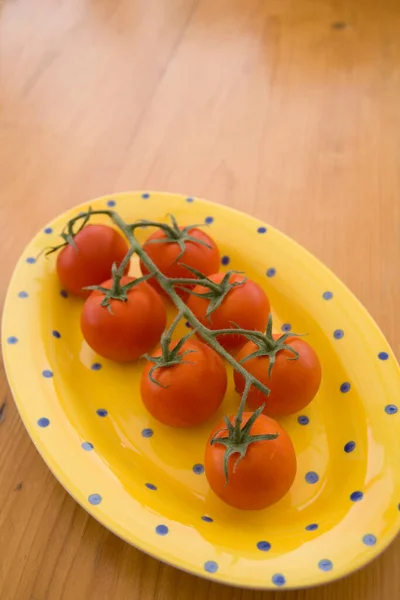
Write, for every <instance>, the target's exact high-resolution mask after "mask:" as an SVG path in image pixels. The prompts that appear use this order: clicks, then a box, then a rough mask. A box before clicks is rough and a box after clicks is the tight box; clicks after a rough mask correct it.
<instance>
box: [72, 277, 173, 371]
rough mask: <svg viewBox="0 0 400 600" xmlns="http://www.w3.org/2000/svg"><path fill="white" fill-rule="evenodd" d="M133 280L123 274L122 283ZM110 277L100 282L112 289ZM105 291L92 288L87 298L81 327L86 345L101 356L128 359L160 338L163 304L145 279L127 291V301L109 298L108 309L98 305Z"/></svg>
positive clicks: (163, 322) (127, 360) (163, 319)
mask: <svg viewBox="0 0 400 600" xmlns="http://www.w3.org/2000/svg"><path fill="white" fill-rule="evenodd" d="M131 281H133V278H132V277H127V276H125V277H123V278H122V279H121V284H122V285H126V284H127V283H129V282H131ZM112 284H113V281H112V279H110V280H109V281H106V282H105V283H102V284H101V285H102V287H105V288H108V289H111V287H112ZM103 299H104V294H103V293H102V292H100V291H97V290H95V291H93V292H92V293H91V294H90V296H89V298H88V299H87V300H86V302H85V304H84V306H83V310H82V315H81V329H82V333H83V337H84V338H85V340H86V341H87V343H88V344H89V346H90V347H91V348H92V349H93V350H94V351H95V352H97V354H99V355H100V356H103V357H104V358H108V359H109V360H115V361H117V362H129V361H133V360H136V359H138V358H139V357H140V356H142V354H144V353H145V352H149V351H150V350H151V349H152V348H153V347H154V346H155V345H156V344H157V342H158V341H159V340H160V337H161V334H162V332H163V331H164V329H165V325H166V321H167V315H166V310H165V306H164V303H163V301H162V299H161V298H160V296H159V295H158V294H157V293H156V292H155V291H154V289H153V288H152V287H151V286H150V285H148V283H146V282H145V281H143V282H141V283H139V284H138V285H137V286H136V287H133V288H131V289H130V290H129V291H128V299H127V301H126V302H123V301H121V300H113V299H111V300H110V310H108V308H106V307H104V306H101V302H102V301H103Z"/></svg>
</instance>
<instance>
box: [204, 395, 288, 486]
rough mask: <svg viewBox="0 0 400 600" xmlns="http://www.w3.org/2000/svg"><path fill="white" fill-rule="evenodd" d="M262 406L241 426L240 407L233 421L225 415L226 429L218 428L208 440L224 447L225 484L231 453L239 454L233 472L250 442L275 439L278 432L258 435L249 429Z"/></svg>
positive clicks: (227, 477) (227, 479)
mask: <svg viewBox="0 0 400 600" xmlns="http://www.w3.org/2000/svg"><path fill="white" fill-rule="evenodd" d="M264 406H265V405H264V404H263V405H262V406H260V407H259V408H258V409H257V410H256V411H255V412H254V413H253V414H252V416H251V417H250V419H249V420H248V421H247V423H246V424H245V425H244V426H243V427H242V414H241V411H240V409H239V412H238V414H237V416H236V417H235V420H234V423H231V420H230V418H229V417H228V416H226V415H225V417H224V420H225V423H226V429H220V430H219V431H217V432H216V433H215V434H214V435H213V437H212V438H211V440H210V444H211V445H212V446H213V445H214V444H222V445H223V446H225V448H226V450H225V454H224V473H225V485H227V483H228V482H229V459H230V457H231V456H232V455H233V454H238V455H239V456H238V458H237V459H236V461H235V463H234V465H233V472H235V471H236V467H237V465H238V464H239V463H240V461H241V460H242V459H243V458H244V457H245V456H246V453H247V450H248V448H249V446H250V444H254V443H257V442H265V441H269V440H275V439H276V438H277V437H278V436H279V434H278V433H263V434H259V435H251V433H250V430H251V428H252V426H253V424H254V422H255V421H256V419H257V418H258V417H259V416H260V415H261V413H262V411H263V409H264ZM222 431H226V432H227V435H226V436H224V437H220V436H219V434H220V433H221V432H222Z"/></svg>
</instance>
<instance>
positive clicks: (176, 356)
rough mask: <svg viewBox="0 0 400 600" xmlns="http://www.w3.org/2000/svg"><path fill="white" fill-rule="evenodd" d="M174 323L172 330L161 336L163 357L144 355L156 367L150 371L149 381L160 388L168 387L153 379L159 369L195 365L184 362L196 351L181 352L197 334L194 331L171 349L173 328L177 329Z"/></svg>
mask: <svg viewBox="0 0 400 600" xmlns="http://www.w3.org/2000/svg"><path fill="white" fill-rule="evenodd" d="M174 323H175V322H174ZM174 323H173V324H172V326H171V328H170V329H169V330H168V331H164V333H163V334H162V336H161V342H160V346H161V356H149V355H148V354H145V355H144V358H145V359H146V360H148V361H149V362H152V363H154V365H153V366H152V367H151V369H150V371H149V379H150V381H151V382H152V383H155V384H156V385H158V386H160V387H167V386H165V385H162V383H160V381H158V380H157V379H156V378H155V377H153V373H154V372H155V371H157V369H163V368H168V367H174V366H175V365H180V364H191V365H193V364H195V363H193V362H192V361H190V360H184V359H185V356H188V354H192V353H193V352H196V350H194V349H192V348H191V349H189V350H184V351H183V352H181V350H182V347H183V345H184V344H185V343H186V342H187V340H188V339H189V338H190V337H191V336H192V335H193V334H194V333H195V330H192V331H190V332H189V333H187V334H186V335H185V336H184V337H183V338H182V339H181V340H179V342H178V343H177V344H176V346H175V347H174V348H171V347H170V344H171V335H172V331H171V329H172V327H173V329H174V328H175V325H174Z"/></svg>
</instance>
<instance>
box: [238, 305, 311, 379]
mask: <svg viewBox="0 0 400 600" xmlns="http://www.w3.org/2000/svg"><path fill="white" fill-rule="evenodd" d="M247 337H248V339H249V340H251V341H252V342H253V343H254V344H256V345H257V346H258V349H257V350H255V352H252V353H251V354H249V355H248V356H245V357H244V358H243V359H242V360H241V361H240V364H241V365H242V364H243V363H245V362H246V361H247V360H250V359H252V358H257V357H259V356H268V357H269V365H268V377H269V378H270V379H271V374H272V369H273V367H274V364H275V360H276V355H277V354H278V352H280V351H281V350H289V352H291V353H292V354H293V356H290V357H288V359H287V360H297V359H298V358H299V356H300V355H299V353H298V352H297V350H295V349H294V348H292V346H290V345H289V344H287V343H286V340H287V339H288V338H289V337H301V334H298V333H291V332H290V333H284V334H282V335H281V336H280V337H279V338H277V339H276V340H275V339H274V337H273V335H272V315H271V314H270V315H269V317H268V323H267V329H266V331H265V334H261V333H259V332H256V333H254V334H253V335H252V334H251V333H250V334H248V336H247Z"/></svg>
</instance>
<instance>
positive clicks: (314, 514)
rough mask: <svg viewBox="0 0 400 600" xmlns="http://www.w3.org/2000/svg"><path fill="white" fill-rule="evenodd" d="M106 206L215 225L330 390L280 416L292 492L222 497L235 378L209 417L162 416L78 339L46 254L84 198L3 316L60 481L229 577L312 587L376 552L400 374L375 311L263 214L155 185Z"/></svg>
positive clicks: (51, 238)
mask: <svg viewBox="0 0 400 600" xmlns="http://www.w3.org/2000/svg"><path fill="white" fill-rule="evenodd" d="M107 205H108V206H115V210H117V211H118V212H120V214H121V215H122V217H123V218H124V219H126V220H129V221H134V220H136V219H142V218H147V219H152V220H156V221H160V220H167V219H168V213H173V214H174V215H175V216H176V218H177V220H178V222H179V223H181V224H185V225H188V224H191V223H202V222H204V223H207V224H209V231H210V233H211V235H212V236H213V237H214V238H215V239H216V240H217V242H218V244H219V246H220V249H221V255H222V256H223V257H224V258H223V259H222V262H223V265H225V266H223V267H222V268H223V269H228V268H232V269H238V270H245V271H246V272H247V273H248V275H249V276H250V277H251V278H253V279H254V280H256V281H257V282H259V283H260V284H261V285H262V286H263V287H264V289H265V290H266V292H267V293H268V295H269V297H270V300H271V303H272V306H273V308H274V311H275V312H274V317H275V320H274V324H275V328H276V329H282V330H284V331H287V330H289V329H290V328H292V329H293V331H296V332H298V333H301V332H307V333H308V334H309V337H308V339H309V341H310V343H311V344H312V345H313V346H314V347H315V348H316V350H317V352H318V354H319V356H320V359H321V361H322V366H323V383H322V387H321V389H320V392H319V394H318V396H317V398H316V399H315V400H314V402H312V404H311V405H310V406H309V407H307V408H306V409H305V410H304V411H303V412H302V413H301V414H298V415H294V416H292V417H290V418H286V419H283V420H281V423H282V424H283V426H284V427H285V428H287V430H288V432H289V434H290V435H291V437H292V439H293V442H294V445H295V448H296V452H297V456H298V474H297V477H296V481H295V483H294V485H293V487H292V489H291V491H290V493H289V494H287V496H286V497H285V498H284V499H283V500H282V501H281V502H279V503H278V504H276V505H275V506H273V507H271V508H269V509H267V510H264V511H258V512H240V511H237V510H234V509H231V508H229V507H228V506H226V505H225V504H224V503H222V502H221V501H220V500H219V499H218V498H217V497H216V496H215V495H214V494H213V493H212V492H211V491H210V489H209V487H208V485H207V481H206V478H205V475H204V472H203V471H204V470H203V466H202V462H203V455H204V446H205V442H206V439H207V436H208V433H209V431H210V430H211V427H212V425H213V423H214V422H216V421H217V420H218V419H219V418H220V416H221V415H222V414H223V413H226V412H227V413H232V412H235V411H236V408H237V405H238V397H237V395H236V394H235V392H234V390H233V386H232V375H231V373H230V380H231V384H230V387H229V391H228V394H227V396H226V399H225V401H224V403H223V406H222V408H221V410H220V411H219V413H218V415H216V417H215V419H213V421H212V422H211V423H208V424H206V425H204V426H202V427H199V428H197V429H195V430H190V431H188V430H186V431H177V430H172V429H170V428H168V427H167V426H163V425H161V424H160V423H158V422H157V421H155V420H154V419H152V417H151V416H149V414H148V413H147V412H146V411H145V409H144V408H143V406H142V403H141V400H140V396H139V392H138V382H139V378H140V373H141V368H142V365H140V364H139V365H138V364H136V365H119V364H115V363H111V362H108V361H106V360H103V359H99V357H98V356H96V355H95V354H94V353H93V352H92V351H91V350H90V348H89V347H88V346H87V345H86V344H85V343H84V342H83V340H82V335H81V332H80V327H79V314H80V310H81V306H82V302H81V301H80V300H78V299H76V298H72V297H68V296H67V294H66V293H65V292H64V291H63V290H61V288H60V285H59V282H58V279H57V276H56V272H55V256H54V255H52V256H51V257H50V258H49V259H48V260H45V259H44V258H41V259H39V260H35V258H34V257H36V256H37V255H38V254H39V252H40V251H42V250H43V248H44V247H46V246H49V245H52V244H56V243H57V240H58V239H59V238H58V236H57V233H58V232H60V231H61V229H62V227H63V226H64V224H65V223H66V221H67V220H68V219H70V218H71V217H73V216H75V215H76V214H77V212H79V211H80V210H82V209H87V208H88V206H89V205H84V206H82V207H79V208H78V209H74V210H71V211H69V212H68V213H66V214H64V215H62V216H60V217H58V218H57V219H55V220H54V221H53V222H52V223H51V224H50V225H49V226H48V227H46V228H45V229H44V230H43V231H42V232H41V233H39V234H38V235H37V236H36V237H35V238H34V240H33V241H32V242H31V243H30V244H29V246H28V247H27V248H26V250H25V252H24V254H23V256H22V257H21V259H20V261H19V262H18V265H17V267H16V269H15V272H14V275H13V277H12V281H11V283H10V287H9V290H8V295H7V300H6V305H5V309H4V318H3V352H4V358H5V364H6V369H7V375H8V378H9V382H10V386H11V389H12V392H13V395H14V398H15V401H16V403H17V406H18V409H19V411H20V414H21V416H22V418H23V421H24V423H25V426H26V428H27V430H28V432H29V434H30V436H31V438H32V440H33V441H34V443H35V444H36V446H37V448H38V450H39V452H40V453H41V455H42V456H43V458H44V459H45V461H46V462H47V464H48V466H49V467H50V469H51V470H52V471H53V473H54V474H55V476H56V477H57V478H58V479H59V481H60V482H61V483H62V484H63V486H64V487H65V488H66V490H67V491H68V492H69V493H70V494H71V495H72V496H73V497H74V498H75V499H76V500H77V501H78V502H79V503H80V504H81V505H82V506H83V507H84V508H85V509H86V510H87V511H88V512H90V513H91V514H92V515H93V516H94V517H95V518H96V519H98V520H99V521H100V522H101V523H103V524H104V525H105V526H106V527H108V528H109V529H110V530H111V531H113V532H114V533H116V534H117V535H119V536H120V537H121V538H123V539H124V540H126V541H128V542H129V543H131V544H133V545H134V546H136V547H138V548H140V549H141V550H143V551H145V552H147V553H149V554H151V555H152V556H155V557H157V558H158V559H160V560H163V561H165V562H167V563H169V564H171V565H174V566H176V567H179V568H181V569H184V570H186V571H189V572H191V573H194V574H196V575H201V576H205V577H209V578H210V579H213V580H217V581H220V582H224V583H229V584H233V585H238V586H244V587H252V588H262V589H276V588H299V587H307V586H311V585H316V584H321V583H325V582H327V581H331V580H333V579H336V578H338V577H341V576H343V575H345V574H347V573H349V572H351V571H353V570H355V569H357V568H359V567H361V566H362V565H364V564H365V563H367V562H368V561H370V560H371V559H372V558H374V557H375V556H376V555H377V554H379V553H380V552H381V551H382V550H383V549H384V548H385V547H386V546H387V545H388V544H389V542H390V541H391V540H392V539H393V538H394V537H395V535H396V534H397V532H398V529H399V525H400V512H399V509H400V504H399V503H400V472H399V462H398V458H399V450H400V413H399V412H398V410H397V404H398V403H399V399H400V373H399V368H398V365H397V363H396V360H395V357H394V356H393V353H392V351H391V349H390V347H389V345H388V343H387V342H386V341H385V339H384V337H383V335H382V333H381V332H380V331H379V329H378V327H377V326H376V325H375V323H374V322H373V320H372V319H371V317H370V316H369V315H368V313H367V312H366V311H365V309H364V308H363V307H362V306H361V305H360V303H359V302H358V301H357V300H356V298H355V297H354V296H353V295H352V294H351V293H350V292H349V290H348V289H347V288H346V287H345V286H344V285H343V284H342V283H341V282H340V281H339V280H338V279H337V278H336V277H335V276H334V275H333V274H332V273H331V272H330V271H329V270H328V269H327V268H326V267H324V266H323V265H322V264H321V263H320V262H318V260H316V259H315V258H313V257H312V256H311V255H310V254H309V253H308V252H306V251H305V250H304V249H302V248H301V247H299V246H298V245H297V244H296V243H295V242H293V241H291V240H290V239H288V238H287V237H285V236H284V235H283V234H281V233H279V232H278V231H276V230H274V229H272V228H271V227H268V226H266V225H264V224H263V223H261V222H259V221H257V220H256V219H254V218H252V217H249V216H246V215H244V214H242V213H239V212H236V211H234V210H231V209H229V208H226V207H223V206H219V205H216V204H212V203H208V202H205V201H203V200H198V199H197V198H196V199H193V198H186V197H185V196H179V195H171V194H162V193H156V192H152V193H126V194H118V195H114V196H112V197H110V196H108V197H103V198H99V199H97V200H95V201H93V202H91V203H90V206H91V207H92V208H95V209H100V208H105V207H107ZM95 220H96V221H98V222H107V218H106V217H105V218H96V219H95ZM141 235H142V238H140V239H142V240H143V239H144V236H145V235H146V234H145V232H142V234H141ZM132 272H137V265H133V266H132ZM184 329H185V326H184V324H182V330H181V331H183V330H184ZM186 331H187V330H186ZM22 365H23V370H22Z"/></svg>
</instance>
